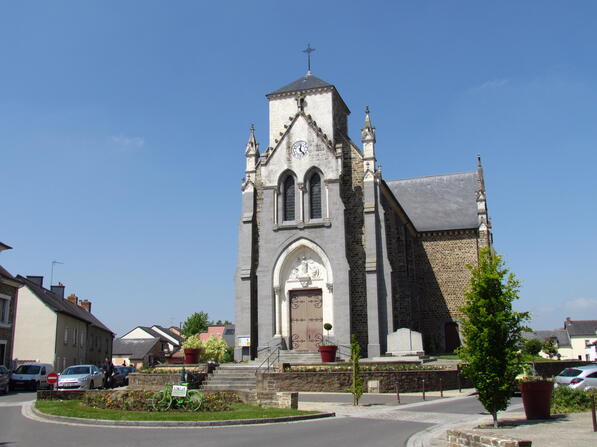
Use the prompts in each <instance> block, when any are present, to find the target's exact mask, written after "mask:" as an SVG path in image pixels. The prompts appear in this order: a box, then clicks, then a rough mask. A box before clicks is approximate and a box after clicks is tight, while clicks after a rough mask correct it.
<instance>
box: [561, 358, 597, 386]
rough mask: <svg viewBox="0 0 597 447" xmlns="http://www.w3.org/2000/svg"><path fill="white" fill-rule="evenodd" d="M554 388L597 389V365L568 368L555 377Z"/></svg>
mask: <svg viewBox="0 0 597 447" xmlns="http://www.w3.org/2000/svg"><path fill="white" fill-rule="evenodd" d="M554 382H555V385H554V386H568V387H570V388H574V389H577V390H590V389H597V364H594V365H585V366H574V367H572V368H566V369H565V370H563V371H562V372H560V373H559V374H558V375H557V376H555V377H554Z"/></svg>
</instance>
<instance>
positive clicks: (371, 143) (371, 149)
mask: <svg viewBox="0 0 597 447" xmlns="http://www.w3.org/2000/svg"><path fill="white" fill-rule="evenodd" d="M361 142H362V143H363V154H364V159H365V160H366V161H373V163H374V164H375V127H373V124H371V116H370V115H369V106H367V107H365V124H364V125H363V128H362V129H361Z"/></svg>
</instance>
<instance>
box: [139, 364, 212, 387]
mask: <svg viewBox="0 0 597 447" xmlns="http://www.w3.org/2000/svg"><path fill="white" fill-rule="evenodd" d="M206 378H207V369H206V370H205V371H204V372H200V371H189V372H187V374H186V380H187V382H188V384H189V388H190V389H198V388H199V387H200V386H201V384H202V383H203V382H204V381H205V379H206ZM180 382H181V373H180V372H171V373H161V372H152V373H132V374H129V389H131V390H145V391H159V390H161V389H162V388H164V385H178V384H179V383H180Z"/></svg>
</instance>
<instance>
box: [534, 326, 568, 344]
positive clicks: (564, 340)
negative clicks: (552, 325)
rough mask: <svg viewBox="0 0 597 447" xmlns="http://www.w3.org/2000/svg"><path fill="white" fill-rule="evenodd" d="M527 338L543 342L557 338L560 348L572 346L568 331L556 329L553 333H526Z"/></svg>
mask: <svg viewBox="0 0 597 447" xmlns="http://www.w3.org/2000/svg"><path fill="white" fill-rule="evenodd" d="M524 336H525V338H527V339H529V340H531V339H537V340H539V341H541V342H544V341H545V340H547V339H549V338H555V339H556V340H557V341H558V346H560V347H566V346H571V345H570V337H569V336H568V332H567V331H566V329H554V330H552V331H532V332H525V334H524Z"/></svg>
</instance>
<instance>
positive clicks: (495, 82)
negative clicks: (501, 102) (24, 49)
mask: <svg viewBox="0 0 597 447" xmlns="http://www.w3.org/2000/svg"><path fill="white" fill-rule="evenodd" d="M508 82H510V81H509V80H508V79H492V80H491V81H487V82H484V83H483V84H481V85H479V86H477V87H473V88H472V89H471V90H472V91H475V90H486V89H496V88H500V87H503V86H504V85H506V84H508Z"/></svg>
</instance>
